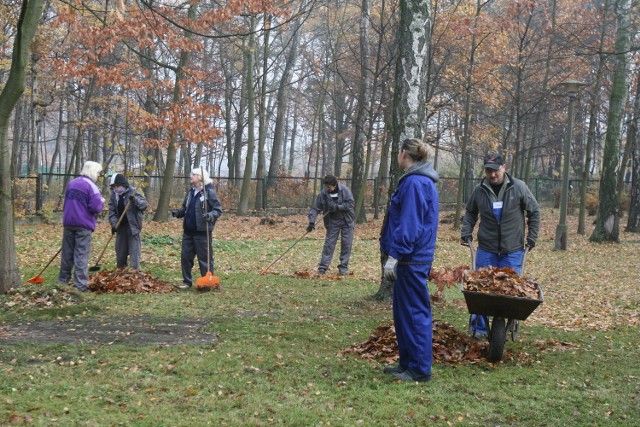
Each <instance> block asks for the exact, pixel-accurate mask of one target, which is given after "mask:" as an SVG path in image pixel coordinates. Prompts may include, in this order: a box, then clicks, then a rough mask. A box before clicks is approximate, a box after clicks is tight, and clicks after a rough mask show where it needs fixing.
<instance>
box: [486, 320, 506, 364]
mask: <svg viewBox="0 0 640 427" xmlns="http://www.w3.org/2000/svg"><path fill="white" fill-rule="evenodd" d="M506 340H507V328H506V324H505V320H504V318H502V317H494V318H493V322H492V323H491V331H490V332H489V356H488V358H489V360H490V361H492V362H498V361H500V360H502V354H503V353H504V343H505V341H506Z"/></svg>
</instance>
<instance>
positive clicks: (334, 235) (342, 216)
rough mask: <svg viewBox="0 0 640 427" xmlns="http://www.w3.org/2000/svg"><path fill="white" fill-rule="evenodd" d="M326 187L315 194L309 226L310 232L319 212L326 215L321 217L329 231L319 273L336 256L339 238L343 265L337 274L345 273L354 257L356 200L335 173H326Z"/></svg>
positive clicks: (325, 268)
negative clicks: (350, 259)
mask: <svg viewBox="0 0 640 427" xmlns="http://www.w3.org/2000/svg"><path fill="white" fill-rule="evenodd" d="M323 183H324V188H323V189H322V191H320V194H318V196H317V197H316V200H315V202H314V203H313V206H312V207H311V210H310V211H309V225H308V226H307V233H310V232H312V231H313V230H314V228H315V223H316V217H317V216H318V214H319V213H320V212H322V214H323V215H324V216H323V217H322V220H323V222H324V226H325V228H326V230H327V234H326V236H325V239H324V247H323V248H322V256H321V258H320V263H319V264H318V274H324V273H325V272H326V271H327V269H328V268H329V265H330V264H331V259H332V258H333V252H334V251H335V249H336V243H337V242H338V237H340V236H342V238H341V240H340V265H338V273H339V274H340V275H343V276H344V275H346V274H347V273H348V272H349V258H350V257H351V243H352V242H353V230H354V227H355V222H356V221H355V220H356V215H355V211H354V207H355V200H354V199H353V194H352V193H351V190H349V188H348V187H347V186H346V185H343V184H339V183H338V179H337V178H336V177H335V176H333V175H327V176H326V177H324V179H323Z"/></svg>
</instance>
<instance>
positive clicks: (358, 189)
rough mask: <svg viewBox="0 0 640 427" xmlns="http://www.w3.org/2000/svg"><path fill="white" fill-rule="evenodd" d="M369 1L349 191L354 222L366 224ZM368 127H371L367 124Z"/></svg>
mask: <svg viewBox="0 0 640 427" xmlns="http://www.w3.org/2000/svg"><path fill="white" fill-rule="evenodd" d="M370 8H371V5H370V3H369V0H362V5H361V13H360V88H359V90H358V110H357V116H356V131H355V133H356V134H355V139H354V141H353V149H352V153H353V174H352V185H351V190H352V192H353V196H354V199H355V214H356V221H357V222H358V223H359V224H361V223H364V222H366V216H365V215H364V210H363V204H364V194H365V191H366V189H367V187H366V179H365V178H366V177H365V158H364V155H365V152H364V151H365V150H364V147H365V145H366V144H367V118H368V116H369V115H368V111H369V103H370V99H369V97H370V86H371V77H370V76H371V71H370V70H369V31H368V30H369V20H370V16H369V14H370ZM369 125H371V124H370V123H369Z"/></svg>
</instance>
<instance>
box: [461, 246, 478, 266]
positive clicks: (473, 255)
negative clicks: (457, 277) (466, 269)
mask: <svg viewBox="0 0 640 427" xmlns="http://www.w3.org/2000/svg"><path fill="white" fill-rule="evenodd" d="M462 246H468V247H469V253H470V254H471V271H476V249H475V248H474V247H473V243H471V242H464V243H462Z"/></svg>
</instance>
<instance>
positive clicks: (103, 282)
mask: <svg viewBox="0 0 640 427" xmlns="http://www.w3.org/2000/svg"><path fill="white" fill-rule="evenodd" d="M88 287H89V290H90V291H92V292H95V293H97V294H166V293H168V292H173V291H175V287H174V286H173V285H171V284H170V283H167V282H162V281H160V280H157V279H154V278H153V277H152V276H151V275H150V274H149V273H145V272H143V271H139V270H135V269H132V268H129V267H123V268H118V269H117V270H111V271H101V272H100V273H97V274H94V275H93V276H91V277H90V278H89V285H88Z"/></svg>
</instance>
